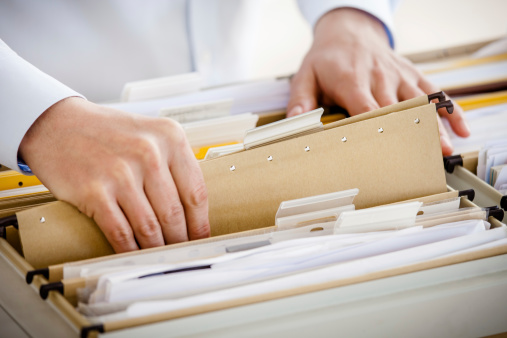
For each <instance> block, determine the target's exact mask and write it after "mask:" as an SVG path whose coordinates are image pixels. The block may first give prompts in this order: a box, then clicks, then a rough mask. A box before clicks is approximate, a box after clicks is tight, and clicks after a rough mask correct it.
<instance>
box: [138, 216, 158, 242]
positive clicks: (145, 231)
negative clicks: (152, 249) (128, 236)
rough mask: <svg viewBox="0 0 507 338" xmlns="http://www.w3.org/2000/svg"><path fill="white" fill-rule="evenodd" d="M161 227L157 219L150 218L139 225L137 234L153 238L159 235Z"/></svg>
mask: <svg viewBox="0 0 507 338" xmlns="http://www.w3.org/2000/svg"><path fill="white" fill-rule="evenodd" d="M159 229H160V226H159V224H158V222H157V221H156V220H154V219H148V220H147V221H145V222H143V223H141V224H140V225H139V226H138V227H137V230H136V236H139V237H142V238H147V239H152V238H155V237H157V236H158V235H159V232H160V231H159Z"/></svg>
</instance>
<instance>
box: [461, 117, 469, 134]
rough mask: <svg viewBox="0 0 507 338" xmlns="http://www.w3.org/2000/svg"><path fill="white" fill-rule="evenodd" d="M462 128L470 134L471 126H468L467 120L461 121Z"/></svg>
mask: <svg viewBox="0 0 507 338" xmlns="http://www.w3.org/2000/svg"><path fill="white" fill-rule="evenodd" d="M460 128H461V130H462V131H463V132H464V133H465V134H467V135H470V127H469V126H468V123H466V121H465V120H461V121H460Z"/></svg>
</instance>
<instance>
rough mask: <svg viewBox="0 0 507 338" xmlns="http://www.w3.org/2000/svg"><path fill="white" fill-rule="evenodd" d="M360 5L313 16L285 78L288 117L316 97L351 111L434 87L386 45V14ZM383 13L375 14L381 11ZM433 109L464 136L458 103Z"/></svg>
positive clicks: (445, 148)
mask: <svg viewBox="0 0 507 338" xmlns="http://www.w3.org/2000/svg"><path fill="white" fill-rule="evenodd" d="M339 2H341V1H339ZM359 3H371V2H369V1H359ZM382 3H384V7H385V8H388V6H386V5H385V3H386V2H385V1H384V2H382V1H379V2H378V3H377V2H375V5H378V4H382ZM387 3H388V2H387ZM380 7H382V6H380ZM363 9H366V7H364V8H360V9H357V8H350V7H343V8H338V9H333V10H331V11H328V12H325V13H324V14H323V16H322V17H320V18H319V19H318V21H317V22H316V24H315V28H314V42H313V45H312V47H311V49H310V51H309V52H308V54H307V55H306V57H305V59H304V61H303V63H302V65H301V68H300V70H299V71H298V73H297V74H296V75H295V76H294V78H293V81H292V83H291V98H290V101H289V104H288V107H287V111H288V116H293V115H297V114H300V113H302V112H305V111H308V110H311V109H314V107H315V106H316V105H317V100H320V101H321V102H322V103H324V104H338V105H340V106H342V107H344V108H345V109H347V111H348V112H349V113H350V114H351V115H357V114H360V113H364V112H367V111H370V110H373V109H376V108H378V107H383V106H386V105H390V104H393V103H396V102H398V101H402V100H407V99H410V98H413V97H416V96H420V95H423V94H430V93H433V92H436V91H438V88H436V87H435V86H433V85H432V84H431V83H429V82H428V81H427V80H426V79H425V78H424V76H423V75H422V74H421V73H420V72H419V71H418V70H417V69H416V68H415V67H414V66H413V65H412V64H411V63H410V62H409V61H408V60H407V59H405V58H403V57H401V56H400V55H398V54H396V53H395V52H394V51H393V50H392V48H391V46H390V44H389V40H390V39H389V34H388V33H389V28H388V27H389V26H390V19H386V20H388V21H387V23H386V24H384V23H382V22H381V21H380V20H379V19H377V17H374V16H372V15H370V14H368V13H366V12H364V11H363ZM384 12H385V10H383V11H380V12H379V11H377V12H375V13H381V15H382V16H385V15H384V14H382V13H384ZM439 113H441V114H442V116H445V117H446V118H448V119H449V122H450V124H451V127H452V128H453V130H454V131H455V132H456V134H458V135H459V136H462V137H466V136H468V135H469V133H470V132H469V129H468V126H467V125H466V122H465V120H464V117H463V111H462V110H461V108H460V107H459V106H456V109H455V111H454V113H453V114H452V115H448V114H447V113H445V112H444V111H442V112H439ZM439 123H440V125H439V130H440V140H441V144H442V152H443V153H444V155H450V154H451V153H452V145H451V142H450V140H449V137H448V135H447V133H446V132H445V129H444V128H443V126H442V124H441V122H440V120H439Z"/></svg>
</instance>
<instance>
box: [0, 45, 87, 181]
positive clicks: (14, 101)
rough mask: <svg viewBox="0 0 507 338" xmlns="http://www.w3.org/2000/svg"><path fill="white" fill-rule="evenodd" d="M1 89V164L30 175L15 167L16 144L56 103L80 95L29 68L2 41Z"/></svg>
mask: <svg viewBox="0 0 507 338" xmlns="http://www.w3.org/2000/svg"><path fill="white" fill-rule="evenodd" d="M0 88H2V90H0V111H2V121H1V123H0V163H1V164H2V165H5V166H6V167H9V168H11V169H13V170H16V171H19V172H21V173H23V174H29V173H30V172H31V171H28V170H29V168H28V167H27V166H26V167H25V166H23V165H21V166H19V164H18V149H19V145H20V144H21V141H22V140H23V137H24V136H25V134H26V132H27V131H28V129H30V127H31V126H32V124H33V123H34V122H35V120H37V118H38V117H39V116H40V115H41V114H42V113H43V112H45V111H46V110H47V109H48V108H49V107H51V106H52V105H54V104H55V103H57V102H59V101H61V100H63V99H65V98H68V97H71V96H78V97H83V96H82V95H80V94H79V93H77V92H75V91H74V90H72V89H70V88H69V87H67V86H65V85H63V84H62V83H60V82H58V81H57V80H55V79H54V78H52V77H51V76H49V75H47V74H45V73H43V72H42V71H40V70H39V69H37V68H36V67H34V66H32V65H31V64H30V63H28V62H27V61H25V60H24V59H22V58H21V57H19V56H18V55H17V54H16V53H14V52H13V51H12V50H11V49H10V48H9V47H7V45H6V44H5V43H4V42H3V41H2V40H0ZM83 98H84V97H83ZM21 161H22V159H21ZM21 163H22V164H23V162H21ZM23 168H24V169H25V170H24V169H23Z"/></svg>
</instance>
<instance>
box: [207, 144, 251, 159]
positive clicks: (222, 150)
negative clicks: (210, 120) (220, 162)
mask: <svg viewBox="0 0 507 338" xmlns="http://www.w3.org/2000/svg"><path fill="white" fill-rule="evenodd" d="M244 149H245V146H244V145H243V143H236V144H230V145H226V146H221V147H212V148H209V149H208V151H207V152H206V156H205V157H204V159H205V160H210V159H212V158H217V157H220V156H224V155H228V154H232V153H237V152H238V151H242V150H244Z"/></svg>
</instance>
